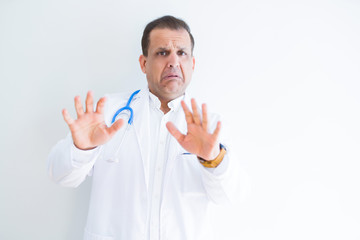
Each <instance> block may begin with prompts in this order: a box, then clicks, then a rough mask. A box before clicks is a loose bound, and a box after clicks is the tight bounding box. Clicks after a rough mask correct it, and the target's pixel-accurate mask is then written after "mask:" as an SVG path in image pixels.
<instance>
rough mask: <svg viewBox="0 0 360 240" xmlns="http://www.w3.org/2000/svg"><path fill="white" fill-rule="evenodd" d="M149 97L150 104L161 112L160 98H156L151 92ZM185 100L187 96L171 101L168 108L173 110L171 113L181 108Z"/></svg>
mask: <svg viewBox="0 0 360 240" xmlns="http://www.w3.org/2000/svg"><path fill="white" fill-rule="evenodd" d="M149 97H150V104H151V105H152V106H153V107H154V108H156V109H159V110H160V107H161V102H160V100H159V98H158V97H157V96H155V95H154V94H153V93H152V92H150V91H149ZM184 98H185V94H183V95H181V96H180V97H177V98H175V99H173V100H171V101H170V102H169V103H168V107H169V108H170V109H171V110H170V111H173V110H177V109H178V107H179V106H180V102H181V100H183V99H184Z"/></svg>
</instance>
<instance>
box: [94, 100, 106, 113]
mask: <svg viewBox="0 0 360 240" xmlns="http://www.w3.org/2000/svg"><path fill="white" fill-rule="evenodd" d="M105 102H106V98H105V97H102V98H100V100H99V101H98V102H97V105H96V112H97V113H101V114H103V113H104V106H105Z"/></svg>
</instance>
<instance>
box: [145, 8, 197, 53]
mask: <svg viewBox="0 0 360 240" xmlns="http://www.w3.org/2000/svg"><path fill="white" fill-rule="evenodd" d="M155 28H160V29H164V28H168V29H172V30H181V29H185V30H186V31H187V32H188V33H189V36H190V40H191V54H192V53H193V50H194V45H195V41H194V37H193V35H192V34H191V32H190V27H189V25H187V24H186V22H184V21H183V20H181V19H179V18H175V17H173V16H170V15H166V16H163V17H160V18H158V19H155V20H154V21H152V22H150V23H148V24H147V25H146V27H145V29H144V32H143V36H142V39H141V47H142V52H143V55H144V56H145V57H147V55H148V50H149V45H150V32H151V31H152V30H154V29H155Z"/></svg>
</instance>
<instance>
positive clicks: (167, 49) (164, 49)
mask: <svg viewBox="0 0 360 240" xmlns="http://www.w3.org/2000/svg"><path fill="white" fill-rule="evenodd" d="M177 50H181V51H185V50H187V48H186V47H180V48H177ZM156 51H169V48H168V47H159V48H157V49H156Z"/></svg>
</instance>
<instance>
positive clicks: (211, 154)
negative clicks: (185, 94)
mask: <svg viewBox="0 0 360 240" xmlns="http://www.w3.org/2000/svg"><path fill="white" fill-rule="evenodd" d="M181 105H182V107H183V109H184V112H185V117H186V122H187V134H186V135H184V134H182V133H181V132H180V131H179V130H177V129H176V127H175V126H174V124H173V123H171V122H169V123H168V124H167V127H168V130H169V132H170V133H171V134H172V135H173V136H174V137H175V138H176V140H177V141H178V142H179V144H180V145H181V146H182V147H183V148H184V149H185V150H187V151H189V152H190V153H193V154H196V155H197V156H198V157H201V158H203V159H205V160H212V159H214V158H215V157H216V156H217V155H218V153H219V142H218V135H219V132H220V122H218V124H217V127H216V129H215V131H214V133H212V134H211V133H209V132H208V126H207V124H208V119H207V109H206V105H205V104H203V107H202V115H203V116H202V121H201V117H200V115H199V113H198V111H197V108H196V102H195V100H194V99H192V100H191V105H192V109H193V113H191V112H190V110H189V109H188V108H187V106H186V104H185V103H184V102H182V103H181Z"/></svg>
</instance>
